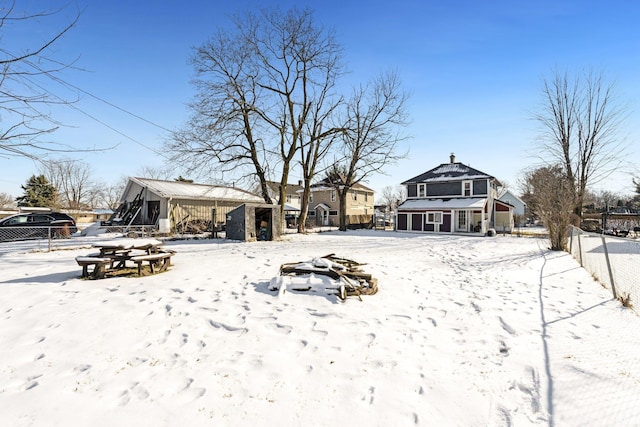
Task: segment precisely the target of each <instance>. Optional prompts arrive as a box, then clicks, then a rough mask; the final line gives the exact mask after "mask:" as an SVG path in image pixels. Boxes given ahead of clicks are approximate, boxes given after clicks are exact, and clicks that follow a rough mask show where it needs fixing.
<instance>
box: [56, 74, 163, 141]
mask: <svg viewBox="0 0 640 427" xmlns="http://www.w3.org/2000/svg"><path fill="white" fill-rule="evenodd" d="M51 77H52V78H53V79H54V80H55V81H57V82H58V83H60V84H61V85H63V86H67V87H70V88H73V89H75V90H77V91H79V92H82V93H84V94H85V95H88V96H90V97H92V98H94V99H96V100H98V101H100V102H103V103H105V104H107V105H108V106H110V107H113V108H115V109H117V110H120V111H122V112H123V113H125V114H128V115H130V116H132V117H135V118H136V119H138V120H142V121H143V122H145V123H148V124H150V125H152V126H155V127H157V128H159V129H162V130H164V131H165V132H169V133H171V132H172V131H171V130H170V129H167V128H166V127H164V126H162V125H159V124H157V123H155V122H152V121H151V120H148V119H145V118H144V117H142V116H140V115H138V114H135V113H132V112H131V111H129V110H126V109H124V108H122V107H119V106H118V105H116V104H114V103H112V102H110V101H107V100H106V99H104V98H101V97H99V96H97V95H94V94H92V93H90V92H87V91H86V90H84V89H82V88H80V87H78V86H76V85H73V84H71V83H69V82H66V81H64V80H62V79H60V78H59V77H56V76H51ZM110 129H111V128H110Z"/></svg>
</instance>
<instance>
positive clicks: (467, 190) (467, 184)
mask: <svg viewBox="0 0 640 427" xmlns="http://www.w3.org/2000/svg"><path fill="white" fill-rule="evenodd" d="M471 184H472V182H471V181H462V194H463V195H464V196H473V186H472V185H471Z"/></svg>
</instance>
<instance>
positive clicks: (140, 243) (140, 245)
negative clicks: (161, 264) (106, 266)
mask: <svg viewBox="0 0 640 427" xmlns="http://www.w3.org/2000/svg"><path fill="white" fill-rule="evenodd" d="M160 245H162V242H161V241H160V240H157V239H132V238H122V239H113V240H106V241H103V242H96V243H94V244H93V247H94V248H102V249H147V248H150V247H155V246H160Z"/></svg>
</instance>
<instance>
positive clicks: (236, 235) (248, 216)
mask: <svg viewBox="0 0 640 427" xmlns="http://www.w3.org/2000/svg"><path fill="white" fill-rule="evenodd" d="M281 223H282V222H281V221H280V206H279V205H270V204H258V203H244V204H242V205H240V206H238V207H237V208H235V209H234V210H232V211H231V212H229V213H228V214H227V225H226V230H227V231H226V233H227V234H226V235H227V239H232V240H242V241H249V242H250V241H256V240H258V241H264V240H275V239H277V238H279V237H280V234H281V233H282V225H281Z"/></svg>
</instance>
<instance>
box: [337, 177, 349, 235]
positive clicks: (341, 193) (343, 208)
mask: <svg viewBox="0 0 640 427" xmlns="http://www.w3.org/2000/svg"><path fill="white" fill-rule="evenodd" d="M337 191H338V197H339V198H340V212H339V214H340V227H339V230H340V231H347V194H349V189H348V188H346V187H345V188H343V189H342V190H337Z"/></svg>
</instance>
